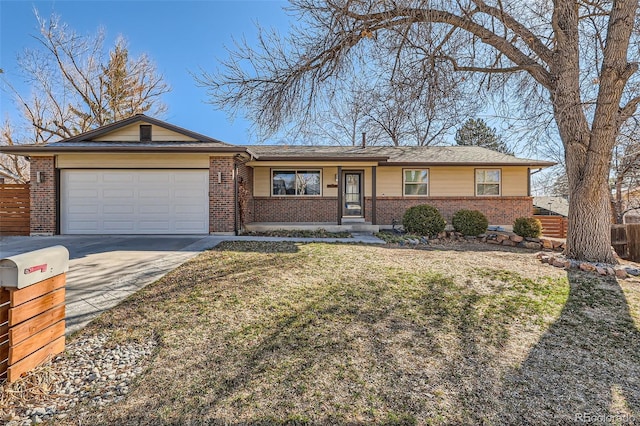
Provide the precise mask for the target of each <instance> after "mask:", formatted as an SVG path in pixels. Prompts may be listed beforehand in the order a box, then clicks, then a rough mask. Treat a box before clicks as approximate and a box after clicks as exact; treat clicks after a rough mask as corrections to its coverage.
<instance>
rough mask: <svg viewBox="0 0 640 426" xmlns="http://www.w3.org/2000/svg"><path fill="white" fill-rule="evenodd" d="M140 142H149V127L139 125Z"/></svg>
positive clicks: (147, 125)
mask: <svg viewBox="0 0 640 426" xmlns="http://www.w3.org/2000/svg"><path fill="white" fill-rule="evenodd" d="M140 142H151V125H149V124H141V125H140Z"/></svg>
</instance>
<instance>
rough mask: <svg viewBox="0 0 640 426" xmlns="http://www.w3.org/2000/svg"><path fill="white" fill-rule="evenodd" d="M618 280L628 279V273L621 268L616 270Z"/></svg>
mask: <svg viewBox="0 0 640 426" xmlns="http://www.w3.org/2000/svg"><path fill="white" fill-rule="evenodd" d="M615 274H616V278H620V279H625V278H627V276H628V275H627V271H625V270H624V269H621V268H616V270H615Z"/></svg>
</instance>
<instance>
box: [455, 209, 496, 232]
mask: <svg viewBox="0 0 640 426" xmlns="http://www.w3.org/2000/svg"><path fill="white" fill-rule="evenodd" d="M451 223H452V224H453V229H455V230H456V231H458V232H460V233H462V234H463V235H465V236H467V235H473V236H476V235H480V234H484V233H485V232H486V231H487V227H488V226H489V221H488V220H487V217H486V216H485V215H484V214H482V212H480V211H478V210H466V209H462V210H458V211H457V212H455V213H454V215H453V218H452V220H451Z"/></svg>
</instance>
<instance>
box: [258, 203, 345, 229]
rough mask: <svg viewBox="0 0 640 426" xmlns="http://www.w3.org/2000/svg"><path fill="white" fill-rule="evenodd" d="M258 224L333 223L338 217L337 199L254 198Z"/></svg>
mask: <svg viewBox="0 0 640 426" xmlns="http://www.w3.org/2000/svg"><path fill="white" fill-rule="evenodd" d="M253 205H254V217H253V219H254V220H255V221H256V222H292V223H295V222H333V223H335V222H336V221H337V217H338V199H337V198H336V197H254V200H253Z"/></svg>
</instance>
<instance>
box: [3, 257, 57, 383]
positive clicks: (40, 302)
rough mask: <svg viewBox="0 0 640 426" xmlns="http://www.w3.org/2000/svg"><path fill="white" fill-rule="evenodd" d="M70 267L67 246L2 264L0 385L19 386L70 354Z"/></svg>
mask: <svg viewBox="0 0 640 426" xmlns="http://www.w3.org/2000/svg"><path fill="white" fill-rule="evenodd" d="M68 264H69V252H68V251H67V249H66V248H64V247H62V246H53V247H49V248H46V249H41V250H35V251H32V252H28V253H23V254H19V255H15V256H11V257H7V258H5V259H1V260H0V379H5V378H6V379H7V381H8V382H14V381H16V380H17V379H18V378H20V377H21V376H22V375H24V374H25V373H27V372H28V371H30V370H32V369H33V368H35V367H36V366H38V365H40V364H42V363H43V362H45V361H47V360H48V359H50V358H51V357H52V356H54V355H56V354H59V353H61V352H62V351H64V344H65V337H64V332H65V320H64V317H65V284H66V271H67V270H68Z"/></svg>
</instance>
